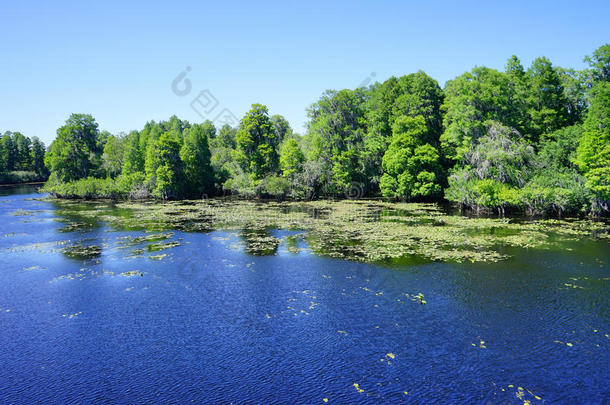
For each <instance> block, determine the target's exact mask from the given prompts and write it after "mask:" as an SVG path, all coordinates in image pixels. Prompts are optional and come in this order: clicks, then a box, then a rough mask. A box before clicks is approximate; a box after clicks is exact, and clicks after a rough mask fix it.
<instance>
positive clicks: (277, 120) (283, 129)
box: [271, 114, 292, 142]
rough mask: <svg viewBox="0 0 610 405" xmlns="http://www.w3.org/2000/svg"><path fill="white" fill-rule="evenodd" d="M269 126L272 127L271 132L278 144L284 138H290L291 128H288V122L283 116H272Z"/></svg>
mask: <svg viewBox="0 0 610 405" xmlns="http://www.w3.org/2000/svg"><path fill="white" fill-rule="evenodd" d="M271 124H272V125H273V130H274V131H275V134H276V136H277V137H278V139H279V140H280V142H281V141H283V140H284V138H287V137H291V136H292V128H290V124H289V123H288V120H287V119H286V118H284V117H283V116H281V115H279V114H275V115H273V116H272V117H271Z"/></svg>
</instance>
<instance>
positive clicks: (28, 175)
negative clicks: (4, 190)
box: [0, 171, 47, 184]
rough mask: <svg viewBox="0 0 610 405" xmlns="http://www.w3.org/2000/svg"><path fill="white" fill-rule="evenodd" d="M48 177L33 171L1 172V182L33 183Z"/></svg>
mask: <svg viewBox="0 0 610 405" xmlns="http://www.w3.org/2000/svg"><path fill="white" fill-rule="evenodd" d="M46 179H47V177H46V176H41V175H39V174H37V173H35V172H31V171H12V172H8V173H2V174H0V184H17V183H33V182H38V181H45V180H46Z"/></svg>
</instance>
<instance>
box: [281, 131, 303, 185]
mask: <svg viewBox="0 0 610 405" xmlns="http://www.w3.org/2000/svg"><path fill="white" fill-rule="evenodd" d="M304 161H305V155H303V152H302V151H301V148H300V147H299V143H298V142H297V141H296V140H295V139H293V138H286V139H284V140H283V141H282V143H281V144H280V169H281V170H282V175H283V176H284V177H287V178H293V177H294V174H295V173H297V172H299V171H300V170H301V169H302V168H301V165H302V164H303V162H304Z"/></svg>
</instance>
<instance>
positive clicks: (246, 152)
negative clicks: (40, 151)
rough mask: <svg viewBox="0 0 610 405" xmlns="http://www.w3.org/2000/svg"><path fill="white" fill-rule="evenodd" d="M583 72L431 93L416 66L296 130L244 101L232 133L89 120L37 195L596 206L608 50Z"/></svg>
mask: <svg viewBox="0 0 610 405" xmlns="http://www.w3.org/2000/svg"><path fill="white" fill-rule="evenodd" d="M585 61H586V62H588V64H589V66H590V68H588V69H585V70H582V71H577V70H574V69H564V68H560V67H556V66H553V65H552V64H551V62H550V61H549V60H548V59H547V58H544V57H541V58H537V59H535V60H534V61H533V63H532V64H531V66H530V67H529V68H527V69H526V68H524V67H523V65H522V64H521V62H520V61H519V59H518V58H517V57H516V56H512V57H511V58H510V59H509V60H508V62H507V64H506V68H505V70H504V71H503V72H501V71H498V70H495V69H490V68H486V67H475V68H474V69H472V70H471V71H470V72H466V73H464V74H462V75H461V76H458V77H457V78H455V79H453V80H451V81H449V82H447V83H446V85H445V87H444V88H441V87H440V86H439V84H438V83H437V82H436V81H435V80H434V79H432V78H430V77H429V76H427V75H426V74H425V73H424V72H422V71H419V72H417V73H412V74H409V75H406V76H402V77H399V78H396V77H391V78H389V79H388V80H386V81H385V82H383V83H375V84H373V85H371V86H369V87H366V88H358V89H355V90H348V89H345V90H340V91H334V90H332V91H327V92H325V93H324V94H323V95H322V96H321V98H320V99H319V100H318V101H317V102H315V103H314V104H313V105H311V107H310V108H309V109H308V111H307V113H308V117H309V121H308V123H307V130H306V133H305V134H304V135H298V134H296V133H293V131H292V129H291V128H290V125H289V124H288V122H287V121H286V119H284V118H283V117H282V116H280V115H272V116H270V114H269V111H268V109H267V107H266V106H264V105H261V104H253V105H252V108H251V110H250V111H248V112H247V113H246V114H245V115H244V117H243V118H242V119H241V122H240V124H239V126H238V127H237V128H231V127H229V126H226V125H225V126H223V127H221V128H215V127H214V125H213V124H212V122H210V121H206V122H204V123H202V124H190V123H189V122H187V121H182V120H180V119H178V118H177V117H175V116H173V117H171V118H170V119H169V120H168V121H163V122H154V121H151V122H149V123H147V124H146V125H145V126H144V128H143V129H142V130H141V131H132V132H130V133H129V134H122V135H110V134H108V133H105V132H100V131H99V130H98V125H97V123H96V122H95V120H94V119H93V118H92V117H91V116H90V115H82V114H74V115H72V116H71V117H70V118H69V119H68V120H67V121H66V124H65V125H64V126H62V127H61V128H59V129H58V131H57V138H56V139H55V141H54V142H53V143H52V144H51V146H50V148H49V151H48V153H47V156H46V158H45V161H46V164H47V167H48V168H49V169H50V170H51V177H50V179H49V182H48V183H47V186H46V190H48V191H49V192H51V193H54V194H56V195H58V196H65V197H82V198H147V197H154V198H159V199H178V198H200V197H202V196H204V195H208V196H212V195H218V194H226V193H232V194H238V195H242V196H247V197H280V198H295V199H307V198H319V197H344V196H348V197H350V198H353V197H368V196H371V197H375V196H383V197H386V198H389V199H396V200H411V201H439V200H442V199H443V198H444V199H447V200H449V201H453V202H456V203H459V204H460V205H462V206H464V207H469V208H472V209H476V210H494V211H498V212H505V211H507V210H512V211H526V212H528V213H530V214H552V215H564V214H584V213H604V212H606V213H607V212H608V202H609V201H610V45H608V44H606V45H604V46H602V47H600V48H599V49H597V50H596V51H595V52H594V53H593V54H592V55H591V56H588V57H586V58H585Z"/></svg>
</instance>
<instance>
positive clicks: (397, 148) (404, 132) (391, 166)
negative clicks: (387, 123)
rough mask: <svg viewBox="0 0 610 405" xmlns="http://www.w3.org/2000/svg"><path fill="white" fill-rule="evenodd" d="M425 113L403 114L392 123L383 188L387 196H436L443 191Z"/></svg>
mask: <svg viewBox="0 0 610 405" xmlns="http://www.w3.org/2000/svg"><path fill="white" fill-rule="evenodd" d="M431 131H432V130H431V129H430V128H429V126H428V125H427V123H426V119H425V118H424V117H423V116H422V115H417V116H415V117H409V116H406V115H405V116H402V117H400V118H398V119H397V120H396V122H395V123H394V125H393V136H392V143H391V144H390V147H389V148H388V150H387V152H386V153H385V155H384V156H383V170H384V174H383V176H382V177H381V182H380V188H381V192H382V194H383V196H384V197H391V198H405V199H409V198H417V197H428V198H429V197H436V196H438V195H439V194H440V192H441V184H440V178H441V171H442V168H441V165H440V157H439V153H438V150H437V149H436V148H435V147H434V146H432V145H431V144H430V141H433V140H434V135H433V134H432V133H431Z"/></svg>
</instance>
